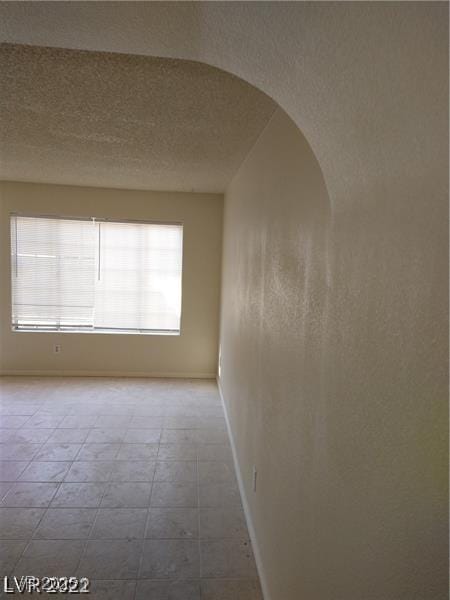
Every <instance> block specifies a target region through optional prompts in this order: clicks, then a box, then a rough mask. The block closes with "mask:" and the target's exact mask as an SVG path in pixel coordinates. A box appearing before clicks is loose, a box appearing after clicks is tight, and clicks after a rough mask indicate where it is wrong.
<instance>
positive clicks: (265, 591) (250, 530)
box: [217, 377, 271, 600]
mask: <svg viewBox="0 0 450 600" xmlns="http://www.w3.org/2000/svg"><path fill="white" fill-rule="evenodd" d="M217 387H218V389H219V395H220V399H221V401H222V406H223V412H224V413H225V421H226V423H227V429H228V435H229V437H230V443H231V451H232V453H233V462H234V468H235V470H236V477H237V480H238V486H239V492H240V494H241V499H242V507H243V509H244V515H245V520H246V522H247V528H248V533H249V535H250V540H251V542H252V548H253V554H254V556H255V562H256V568H257V570H258V575H259V580H260V583H261V589H262V594H263V598H264V600H271V596H270V593H269V587H268V585H267V577H266V573H265V570H264V566H263V563H262V558H261V552H260V550H259V544H258V539H257V537H256V530H255V527H254V525H253V521H252V517H251V514H250V506H249V503H248V501H247V495H246V493H245V488H244V481H243V479H242V473H241V468H240V466H239V461H238V456H237V450H236V444H235V443H234V436H233V431H232V429H231V424H230V419H229V416H228V410H227V405H226V402H225V399H224V397H223V392H222V388H221V387H220V379H219V377H217Z"/></svg>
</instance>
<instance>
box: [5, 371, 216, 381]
mask: <svg viewBox="0 0 450 600" xmlns="http://www.w3.org/2000/svg"><path fill="white" fill-rule="evenodd" d="M7 376H26V377H148V378H152V377H154V378H158V377H160V378H163V379H169V378H170V379H215V378H216V374H215V373H159V372H155V373H152V372H149V371H142V372H133V371H63V370H61V371H45V370H44V371H40V370H37V371H29V370H5V371H2V372H0V377H7Z"/></svg>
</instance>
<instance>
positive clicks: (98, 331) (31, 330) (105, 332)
mask: <svg viewBox="0 0 450 600" xmlns="http://www.w3.org/2000/svg"><path fill="white" fill-rule="evenodd" d="M11 331H12V332H13V333H57V334H60V333H63V334H66V333H76V334H79V333H82V334H88V335H159V336H170V337H174V336H175V337H179V336H180V335H181V331H159V330H151V331H150V330H149V331H138V330H136V329H123V330H115V329H89V330H88V329H35V328H32V327H30V328H20V329H17V328H16V327H12V328H11Z"/></svg>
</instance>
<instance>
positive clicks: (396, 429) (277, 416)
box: [220, 110, 448, 600]
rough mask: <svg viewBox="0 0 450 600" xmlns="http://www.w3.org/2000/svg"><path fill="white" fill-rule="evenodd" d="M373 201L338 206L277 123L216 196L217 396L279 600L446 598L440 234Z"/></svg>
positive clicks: (285, 121)
mask: <svg viewBox="0 0 450 600" xmlns="http://www.w3.org/2000/svg"><path fill="white" fill-rule="evenodd" d="M379 204H380V207H379V210H376V209H375V208H374V210H373V212H372V214H371V215H370V216H368V215H367V214H366V213H365V211H364V210H352V211H337V210H336V209H334V208H333V207H331V206H330V202H329V197H328V194H327V190H326V187H325V184H324V180H323V177H322V174H321V170H320V167H319V165H318V163H317V161H316V159H315V158H314V155H313V154H312V152H311V149H310V148H309V146H308V144H307V143H306V141H305V139H304V138H303V136H302V135H301V134H300V132H299V131H298V129H297V128H296V126H295V125H294V123H293V122H292V121H291V120H290V119H289V118H288V117H287V116H286V115H285V114H284V113H283V112H282V111H281V110H280V111H278V112H277V113H276V115H275V117H274V118H272V120H271V122H270V123H269V125H268V126H267V128H266V129H265V131H264V132H263V134H262V135H261V137H260V138H259V140H258V142H257V144H256V145H255V147H254V148H253V150H252V152H251V153H250V155H249V156H248V157H247V159H246V161H245V163H244V164H243V165H242V167H241V169H240V170H239V171H238V173H237V175H236V176H235V178H234V180H233V182H232V183H231V185H230V186H229V189H228V191H227V194H226V202H225V216H224V224H225V230H224V253H223V289H222V314H221V341H220V343H221V379H220V381H221V387H222V391H223V396H224V398H225V401H226V405H227V410H228V413H229V417H230V421H231V429H232V431H233V434H234V438H235V442H236V447H237V454H238V457H239V463H240V467H241V473H242V477H243V481H244V485H245V487H246V496H247V500H248V502H249V506H250V514H251V516H252V520H253V525H254V528H255V531H256V537H257V540H258V546H259V550H260V554H261V562H262V565H263V568H264V572H265V578H266V584H267V588H268V590H269V592H270V597H271V598H272V600H298V599H299V598H307V599H308V600H316V599H317V600H325V599H326V600H381V599H383V600H438V599H439V600H444V599H445V598H446V597H447V594H448V589H447V561H446V558H447V551H446V549H447V527H446V523H447V505H446V494H445V492H446V476H447V471H446V447H445V431H446V375H445V365H444V362H443V360H442V363H441V364H440V366H439V368H436V367H437V366H438V365H437V364H436V363H440V362H441V361H440V360H439V356H436V355H435V354H434V353H435V352H436V351H437V352H440V351H442V359H443V358H444V355H445V342H444V339H443V336H442V335H441V333H440V332H439V328H440V327H441V326H442V325H443V324H444V322H445V319H444V317H443V315H442V314H441V312H440V311H441V309H442V308H443V307H442V306H441V298H442V297H443V296H445V291H446V290H445V263H446V257H445V252H444V242H445V232H444V225H442V226H441V224H440V223H438V222H437V221H436V215H435V213H434V211H432V210H426V209H424V210H422V211H421V223H420V226H419V224H416V223H414V222H412V221H411V220H410V219H407V218H405V215H404V213H403V212H398V213H397V212H396V211H395V210H392V211H387V210H386V209H385V208H384V203H383V198H382V196H381V195H380V197H379ZM411 209H412V210H416V211H418V208H417V207H414V208H413V207H411ZM421 228H423V231H421ZM440 230H442V231H441V232H440ZM430 231H433V232H434V236H435V240H434V242H436V236H438V235H440V236H441V241H440V242H439V243H438V244H436V248H434V250H433V251H431V247H430V246H431V240H430V238H429V235H428V234H426V232H430ZM441 242H442V246H441V248H439V246H440V245H441ZM416 331H420V336H419V339H417V337H416ZM253 465H255V466H256V467H257V470H258V480H257V481H258V489H257V492H256V494H255V493H253V491H252V485H251V481H252V467H253Z"/></svg>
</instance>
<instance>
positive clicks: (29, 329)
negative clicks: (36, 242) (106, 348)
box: [9, 212, 184, 337]
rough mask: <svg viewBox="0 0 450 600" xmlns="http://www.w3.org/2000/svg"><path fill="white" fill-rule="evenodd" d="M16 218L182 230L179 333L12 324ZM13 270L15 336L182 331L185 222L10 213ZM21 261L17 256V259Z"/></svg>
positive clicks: (153, 331) (156, 331) (161, 332)
mask: <svg viewBox="0 0 450 600" xmlns="http://www.w3.org/2000/svg"><path fill="white" fill-rule="evenodd" d="M14 217H25V218H26V217H28V218H35V219H55V220H57V219H59V220H63V221H64V220H66V221H86V222H89V221H92V222H95V223H123V224H126V223H135V224H138V225H172V226H177V227H181V236H182V238H181V297H180V326H179V329H178V330H172V329H129V328H125V327H116V328H113V327H109V328H95V327H93V326H92V327H91V326H89V325H80V326H62V327H61V326H55V327H52V326H48V327H45V326H39V325H34V326H33V325H26V326H20V325H14V323H13V322H12V316H13V289H12V277H13V276H14V273H13V268H12V256H13V254H12V231H11V225H12V219H13V218H14ZM9 228H10V229H9V252H10V260H9V269H10V278H9V281H10V294H9V298H10V305H9V309H10V310H9V314H10V326H11V331H12V332H13V333H57V334H60V333H61V334H67V333H71V334H90V335H158V336H159V335H161V336H169V337H172V336H175V337H179V336H180V335H181V331H182V323H183V275H184V222H183V221H166V220H161V221H160V220H154V219H152V220H142V219H121V218H110V217H87V216H80V215H77V216H71V215H63V216H62V215H60V214H59V215H58V214H52V213H45V214H43V213H32V212H10V213H9ZM16 261H17V256H16Z"/></svg>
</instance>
